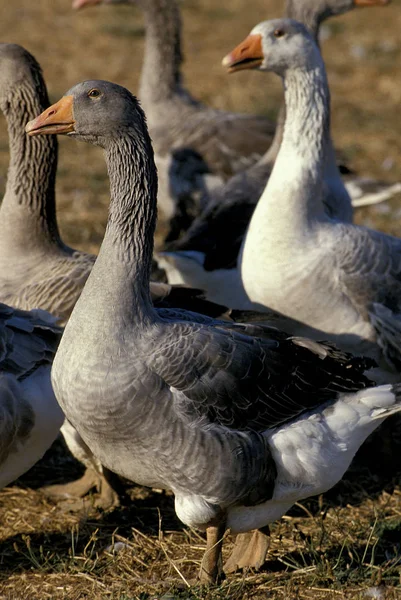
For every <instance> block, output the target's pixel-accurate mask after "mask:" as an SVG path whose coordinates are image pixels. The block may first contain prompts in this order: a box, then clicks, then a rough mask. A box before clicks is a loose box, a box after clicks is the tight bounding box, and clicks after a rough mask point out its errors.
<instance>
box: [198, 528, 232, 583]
mask: <svg viewBox="0 0 401 600" xmlns="http://www.w3.org/2000/svg"><path fill="white" fill-rule="evenodd" d="M225 529H226V524H225V520H224V521H223V522H222V523H219V524H218V525H216V526H211V527H208V528H207V529H206V550H205V554H204V555H203V559H202V564H201V568H200V573H199V580H200V583H201V584H205V585H210V584H213V583H218V582H219V581H220V579H221V577H222V574H223V572H222V558H221V549H222V546H223V538H224V532H225Z"/></svg>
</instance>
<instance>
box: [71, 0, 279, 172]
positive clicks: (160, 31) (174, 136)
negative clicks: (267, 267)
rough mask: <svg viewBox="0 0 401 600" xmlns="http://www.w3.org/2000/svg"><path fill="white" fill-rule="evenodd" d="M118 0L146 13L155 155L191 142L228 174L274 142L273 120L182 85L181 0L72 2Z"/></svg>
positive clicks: (146, 92)
mask: <svg viewBox="0 0 401 600" xmlns="http://www.w3.org/2000/svg"><path fill="white" fill-rule="evenodd" d="M114 3H118V4H134V5H139V6H140V8H141V9H142V11H143V13H144V18H145V27H146V40H145V54H144V60H143V66H142V73H141V80H140V87H139V97H140V99H141V102H142V103H143V106H144V108H145V110H146V117H147V120H148V124H149V129H150V133H151V136H152V140H153V144H154V149H155V152H156V156H157V157H159V156H161V157H163V156H166V155H168V154H169V153H170V151H171V150H174V149H177V148H191V149H193V150H196V151H197V152H198V153H199V154H200V155H201V156H202V157H203V159H204V160H205V161H206V164H207V165H208V166H209V168H210V170H211V171H212V173H214V174H215V175H218V176H220V177H221V178H223V179H226V178H227V177H228V176H230V175H232V174H233V173H236V172H238V171H242V170H243V169H244V168H246V167H247V166H248V165H250V164H253V163H255V162H256V160H257V159H258V158H260V157H261V156H262V155H263V153H264V152H265V151H266V149H267V148H268V147H269V145H270V143H271V141H272V136H273V133H274V126H273V124H272V123H271V121H269V120H268V119H266V118H265V117H260V116H254V115H246V114H241V113H231V112H226V111H222V110H216V109H213V108H211V107H209V106H205V105H204V104H203V103H201V102H200V101H198V100H196V99H195V98H194V97H193V96H192V94H191V93H190V92H189V91H188V90H187V89H186V88H185V87H184V86H183V85H182V74H181V65H182V61H183V58H182V49H181V16H180V12H179V8H178V3H177V1H176V0H125V1H122V0H74V2H73V7H74V8H76V9H78V8H83V7H85V6H93V5H95V4H114ZM158 166H159V165H158Z"/></svg>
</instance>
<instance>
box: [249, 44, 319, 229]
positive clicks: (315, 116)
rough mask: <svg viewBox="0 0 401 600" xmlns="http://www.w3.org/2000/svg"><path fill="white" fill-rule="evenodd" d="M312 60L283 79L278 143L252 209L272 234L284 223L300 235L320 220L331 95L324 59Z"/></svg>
mask: <svg viewBox="0 0 401 600" xmlns="http://www.w3.org/2000/svg"><path fill="white" fill-rule="evenodd" d="M315 58H316V61H314V63H315V66H314V67H313V68H309V69H303V70H302V69H295V70H288V71H287V73H286V75H285V78H284V95H285V103H286V111H287V118H286V122H285V127H284V132H283V141H282V144H281V148H280V152H279V154H278V156H277V160H276V162H275V165H274V168H273V171H272V174H271V176H270V179H269V181H268V184H267V186H266V189H265V191H264V192H263V194H262V197H261V199H260V201H259V203H258V206H257V209H256V211H255V215H256V217H255V218H258V216H257V215H258V213H266V215H265V214H264V215H263V222H264V223H266V222H267V223H268V224H270V226H271V227H272V228H273V230H274V229H275V228H276V226H277V225H278V223H279V222H281V221H283V222H287V225H286V227H288V228H291V229H292V228H294V232H295V231H296V230H297V229H299V230H300V231H301V232H302V231H304V230H305V226H306V225H308V224H310V222H311V221H313V220H314V219H316V218H322V216H323V215H322V213H323V204H322V179H323V170H324V164H325V158H326V154H327V146H328V143H329V142H330V95H329V89H328V85H327V79H326V74H325V70H324V65H323V61H322V59H321V58H320V55H318V53H317V52H316V57H315ZM316 62H317V64H316ZM288 173H290V175H291V176H290V177H288ZM261 216H262V215H261V214H259V218H260V217H261ZM253 220H254V219H252V221H253Z"/></svg>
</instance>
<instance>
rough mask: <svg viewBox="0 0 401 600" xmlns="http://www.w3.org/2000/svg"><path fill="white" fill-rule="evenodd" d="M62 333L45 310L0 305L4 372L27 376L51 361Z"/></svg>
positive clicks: (0, 354) (0, 363)
mask: <svg viewBox="0 0 401 600" xmlns="http://www.w3.org/2000/svg"><path fill="white" fill-rule="evenodd" d="M61 332H62V330H61V328H60V327H58V326H57V325H56V319H55V318H54V317H52V316H51V315H49V314H48V313H46V312H45V311H42V310H33V311H30V312H26V311H23V310H19V309H14V308H10V307H8V306H6V305H4V304H0V371H1V372H3V373H5V372H6V373H10V374H13V375H15V376H16V377H17V379H24V378H25V377H27V376H28V375H29V374H30V373H31V372H32V371H33V370H35V369H36V368H37V367H38V366H40V365H42V364H45V363H48V364H51V362H52V360H53V357H54V354H55V352H56V350H57V346H58V343H59V341H60V338H61Z"/></svg>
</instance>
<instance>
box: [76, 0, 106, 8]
mask: <svg viewBox="0 0 401 600" xmlns="http://www.w3.org/2000/svg"><path fill="white" fill-rule="evenodd" d="M100 2H101V0H73V2H72V8H73V9H75V10H79V9H80V8H86V7H87V6H95V5H96V4H100Z"/></svg>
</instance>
